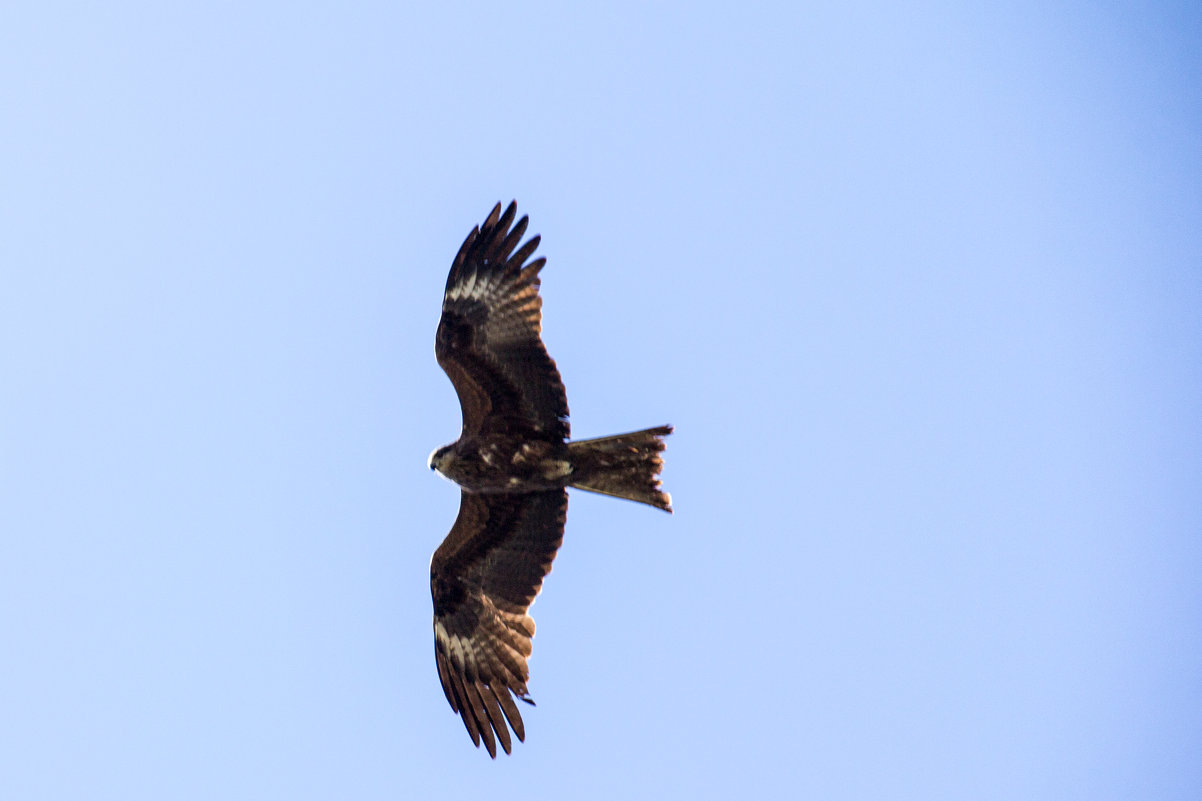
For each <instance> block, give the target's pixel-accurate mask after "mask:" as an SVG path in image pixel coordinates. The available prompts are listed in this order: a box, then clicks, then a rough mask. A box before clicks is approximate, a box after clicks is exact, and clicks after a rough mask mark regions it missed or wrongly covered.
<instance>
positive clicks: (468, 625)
mask: <svg viewBox="0 0 1202 801" xmlns="http://www.w3.org/2000/svg"><path fill="white" fill-rule="evenodd" d="M516 215H517V205H516V204H515V203H510V204H509V207H508V208H506V209H505V212H504V213H502V212H501V204H500V203H498V204H497V205H496V206H495V207H494V208H493V210H492V213H491V214H489V215H488V218H487V219H486V220H485V221H484V224H483V225H480V226H477V227H475V228H473V229H472V231H471V233H469V234H468V235H467V239H465V240H464V242H463V245H462V246H461V247H460V248H459V252H458V253H457V254H456V256H455V260H454V262H452V264H451V272H450V275H449V276H447V285H446V291H445V293H444V294H443V299H442V318H441V319H440V320H439V323H438V333H437V336H436V338H435V348H434V352H435V354H436V355H437V357H438V363H439V364H440V365H441V366H442V369H443V370H444V371H445V372H446V374H447V376H448V377H449V378H450V379H451V383H452V384H454V386H455V392H456V393H457V394H458V395H459V405H460V407H461V408H462V411H463V428H462V430H461V431H460V433H459V439H458V440H456V441H455V442H454V443H452V444H450V445H446V446H443V447H441V448H438V449H437V450H435V451H434V452H433V453H432V454H430V462H429V464H430V468H431V469H432V470H437V471H438V472H440V473H442V474H443V475H444V476H446V477H447V478H449V479H451V480H452V481H454V482H455V483H456V484H458V485H459V486H460V488H461V495H460V501H459V516H458V517H457V518H456V519H455V524H454V526H452V527H451V532H450V533H449V534H448V535H447V537H446V539H445V540H443V542H442V544H441V545H440V546H439V547H438V550H436V551H435V552H434V557H433V558H432V559H431V561H430V593H431V595H433V597H434V656H435V661H436V663H437V665H438V679H439V681H440V682H441V683H442V689H443V692H444V693H445V694H446V697H447V701H448V702H449V703H450V705H451V709H453V710H454V711H455V712H457V713H459V715H460V717H461V718H462V719H463V725H464V726H465V727H466V728H467V733H468V734H469V735H471V738H472V742H473V743H475V744H476V747H477V748H478V747H479V746H480V742H481V740H483V742H484V745H485V747H486V748H487V749H488V753H489V756H491V757H493V758H494V759H495V758H496V756H497V741H498V740H499V741H500V743H501V747H502V748H503V749H505V753H510V751H511V747H512V740H511V738H510V734H509V730H510V728H512V729H513V733H514V734H516V735H517V738H518V740H525V738H526V730H525V726H524V724H523V723H522V715H521V713H520V712H519V711H518V707H517V704H516V703H514V698H515V697H516V698H517V699H519V700H521V701H524V702H526V703H528V704H531V705H533V703H534V702H533V701H532V700H531V698H530V694H529V692H528V690H527V687H526V683H527V681H528V680H529V678H530V668H529V665H528V660H529V658H530V653H531V648H532V646H531V638H532V637H533V636H534V620H533V618H531V617H530V605H531V604H532V603H533V602H534V599H535V597H536V596H537V595H538V593H539V591H540V589H541V588H542V583H543V578H544V577H545V576H546V575H547V574H548V573H549V572H550V571H551V562H552V560H554V559H555V553H556V551H557V550H558V549H559V546H560V544H561V543H562V542H563V530H564V522H565V519H566V516H567V510H568V493H567V489H566V488H567V487H575V488H577V489H582V490H588V491H589V492H598V493H601V494H603V495H612V496H614V497H618V498H626V499H628V500H632V501H638V502H639V503H645V504H649V505H651V506H654V507H656V508H658V509H663V510H664V511H666V512H671V511H672V505H671V504H672V499H671V498H670V497H669V496H668V494H667V493H666V492H664V491H663V490H662V489H661V488H660V481H659V472H660V469H661V468H662V467H663V460H662V459H661V457H660V454H661V452H662V451H663V449H664V441H663V438H664V437H665V436H667V435H668V434H671V433H672V427H671V426H666V425H665V426H658V427H656V428H648V429H646V430H643V431H636V432H633V433H630V434H618V435H616V436H612V437H601V438H599V439H586V440H576V441H571V442H569V441H568V431H569V429H568V401H567V396H566V394H565V392H564V388H563V381H561V380H560V377H559V370H557V369H556V367H555V362H554V361H552V359H551V357H550V356H548V355H547V349H546V347H545V346H544V345H543V343H542V340H541V339H540V333H541V331H542V298H541V297H540V296H539V294H538V288H539V276H538V274H539V271H540V270H541V269H542V268H543V266H544V265H545V264H546V259H545V258H538V259H534V260H533V261H528V260H529V259H530V257H531V256H532V255H533V254H534V251H535V250H536V249H537V248H538V244H539V237H537V236H535V237H533V238H531V239H529V240H527V241H526V242H525V244H523V245H521V247H518V243H519V242H520V241H521V239H522V237H523V235H524V234H525V233H526V226H527V223H528V219H527V218H526V217H522V218H521V219H520V220H518V221H517V223H516V224H514V218H515V216H516ZM507 721H508V725H507V724H506V722H507Z"/></svg>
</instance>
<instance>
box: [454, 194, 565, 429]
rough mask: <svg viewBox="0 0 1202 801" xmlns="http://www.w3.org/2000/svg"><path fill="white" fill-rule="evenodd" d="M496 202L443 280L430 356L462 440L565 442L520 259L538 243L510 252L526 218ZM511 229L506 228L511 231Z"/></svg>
mask: <svg viewBox="0 0 1202 801" xmlns="http://www.w3.org/2000/svg"><path fill="white" fill-rule="evenodd" d="M516 214H517V204H516V203H510V204H509V208H507V209H505V213H504V214H501V204H500V203H498V204H497V205H496V206H495V207H494V208H493V210H492V213H491V214H489V215H488V219H486V220H485V221H484V225H482V226H480V227H477V228H474V229H472V232H471V233H470V234H468V235H467V239H465V240H464V242H463V246H462V247H460V248H459V253H458V254H457V255H456V256H455V261H454V263H453V264H452V265H451V273H450V275H449V276H447V287H446V292H445V293H444V295H443V300H442V319H441V320H439V323H438V334H437V337H436V339H435V347H434V352H435V353H436V354H437V356H438V363H439V364H440V365H442V369H443V370H444V371H446V374H447V375H448V376H449V377H450V379H451V383H452V384H454V385H455V392H456V393H458V395H459V404H460V406H461V407H462V408H463V430H464V432H465V433H488V434H499V433H512V432H514V431H515V430H518V431H532V432H537V433H545V434H547V435H550V436H551V437H555V438H559V439H566V438H567V436H568V420H567V418H568V399H567V395H566V394H565V393H564V389H563V381H562V380H560V377H559V371H558V370H557V369H556V368H555V362H554V361H552V359H551V357H550V356H548V355H547V349H546V348H545V347H544V346H543V343H542V340H541V339H539V334H540V332H541V331H542V298H541V297H539V294H538V286H539V279H538V271H539V270H541V269H542V267H543V265H544V264H545V263H546V261H547V260H546V259H545V258H538V259H535V260H534V261H532V262H530V263H529V264H526V263H525V262H526V259H528V258H530V256H531V255H532V254H533V253H534V251H535V249H536V248H537V247H538V242H539V237H537V236H536V237H534V238H532V239H530V240H529V241H528V242H526V244H524V245H522V246H521V247H520V248H518V250H517V251H516V252H515V251H514V248H515V247H517V244H518V242H519V241H521V239H522V235H523V234H525V233H526V225H527V223H528V219H527V218H526V217H522V219H520V220H518V221H517V224H516V225H513V219H514V216H515V215H516ZM511 225H513V228H512V229H510V226H511Z"/></svg>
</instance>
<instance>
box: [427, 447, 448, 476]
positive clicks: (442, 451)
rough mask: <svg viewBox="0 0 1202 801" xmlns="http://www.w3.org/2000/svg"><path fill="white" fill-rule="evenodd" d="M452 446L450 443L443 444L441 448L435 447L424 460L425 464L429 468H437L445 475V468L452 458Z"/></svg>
mask: <svg viewBox="0 0 1202 801" xmlns="http://www.w3.org/2000/svg"><path fill="white" fill-rule="evenodd" d="M452 447H453V446H451V445H443V446H442V447H441V448H435V449H434V450H433V451H432V452H431V453H430V458H429V459H427V460H426V464H428V465H429V466H430V469H431V470H437V471H438V472H440V473H442V474H443V475H446V472H447V471H446V469H445V468H446V466H447V465H448V464H449V463H450V462H451V460H452V458H453V456H452V455H451V448H452Z"/></svg>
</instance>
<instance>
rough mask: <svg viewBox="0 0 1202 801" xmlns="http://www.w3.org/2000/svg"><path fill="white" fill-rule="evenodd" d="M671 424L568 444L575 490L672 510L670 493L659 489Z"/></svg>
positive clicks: (667, 510) (572, 484)
mask: <svg viewBox="0 0 1202 801" xmlns="http://www.w3.org/2000/svg"><path fill="white" fill-rule="evenodd" d="M671 433H672V426H658V427H656V428H648V429H646V430H644V431H634V432H632V433H629V434H617V435H615V436H612V437H598V438H597V439H581V440H576V441H575V442H569V443H568V453H569V454H570V455H571V458H572V468H573V476H574V478H573V480H572V483H571V484H570V486H573V487H576V488H577V489H582V490H587V491H589V492H597V493H600V494H602V495H612V496H614V497H615V498H625V499H627V500H630V501H637V502H639V503H645V504H648V505H650V506H654V507H655V508H657V509H663V510H664V511H665V512H668V513H671V511H672V496H670V495H669V494H668V493H666V492H664V491H663V490H662V489H661V488H660V481H659V471H660V470H662V469H663V466H664V460H663V458H661V456H660V454H661V453H662V452H663V450H664V440H663V438H664V437H666V436H668V435H669V434H671Z"/></svg>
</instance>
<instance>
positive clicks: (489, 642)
mask: <svg viewBox="0 0 1202 801" xmlns="http://www.w3.org/2000/svg"><path fill="white" fill-rule="evenodd" d="M567 510H568V494H567V492H566V491H564V490H551V491H548V492H535V493H529V494H522V495H504V494H497V495H492V494H490V495H478V494H473V493H467V492H464V493H463V494H462V498H461V500H460V503H459V516H458V517H457V518H456V519H455V525H454V526H453V527H452V528H451V533H450V534H448V535H447V538H446V539H445V540H443V543H442V545H440V546H439V547H438V550H437V551H435V552H434V558H433V559H432V560H431V561H430V593H431V595H433V596H434V658H435V660H436V661H437V663H438V679H439V681H441V682H442V690H443V692H444V693H446V696H447V701H448V702H449V703H450V704H451V709H453V710H455V711H456V712H458V713H459V715H460V717H462V718H463V725H464V726H465V727H466V728H467V733H468V734H469V735H471V738H472V742H474V743H475V744H476V746H477V747H479V745H480V740H481V739H483V740H484V745H485V747H486V748H487V749H488V753H489V755H490V756H492V757H494V758H495V757H496V755H497V744H496V740H498V739H499V740H500V741H501V747H502V748H504V749H505V753H507V754H508V753H510V747H511V745H512V743H511V740H510V736H509V727H512V728H513V731H514V733H515V734H516V735H517V736H518V740H525V739H526V729H525V727H524V726H523V724H522V716H521V714H520V713H519V712H518V708H517V704H515V703H514V700H513V696H517V697H518V698H520V699H521V700H523V701H525V702H527V703H530V704H533V703H534V702H533V701H531V700H530V698H529V694H528V692H527V690H526V682H527V680H528V679H529V678H530V668H529V665H528V664H527V661H526V660H527V659H528V658H529V657H530V652H531V650H532V645H531V638H532V637H533V636H534V619H533V618H531V617H530V615H529V613H528V612H529V609H530V604H532V603H533V602H534V598H535V596H537V595H538V592H539V588H540V587H541V586H542V583H543V578H544V577H545V576H546V575H547V573H549V572H551V561H552V560H553V559H554V558H555V552H556V551H557V550H558V549H559V546H560V544H561V543H562V542H563V526H564V521H565V519H566V517H567ZM502 716H503V717H502ZM506 720H508V721H509V727H507V726H506V724H505V721H506ZM494 732H495V737H494Z"/></svg>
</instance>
